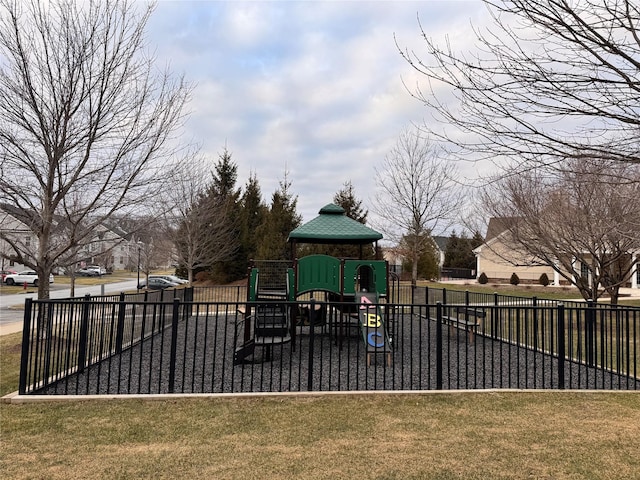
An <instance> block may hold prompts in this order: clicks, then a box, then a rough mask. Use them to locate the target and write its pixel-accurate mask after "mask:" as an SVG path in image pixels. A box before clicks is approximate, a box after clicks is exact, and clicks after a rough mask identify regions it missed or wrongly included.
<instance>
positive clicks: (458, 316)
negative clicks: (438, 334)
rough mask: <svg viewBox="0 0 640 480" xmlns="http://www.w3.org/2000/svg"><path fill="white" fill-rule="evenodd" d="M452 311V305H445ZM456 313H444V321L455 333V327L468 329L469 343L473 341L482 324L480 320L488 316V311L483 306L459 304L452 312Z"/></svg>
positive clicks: (450, 330)
mask: <svg viewBox="0 0 640 480" xmlns="http://www.w3.org/2000/svg"><path fill="white" fill-rule="evenodd" d="M445 308H446V309H447V310H449V311H450V312H451V309H452V307H445ZM454 312H455V315H443V316H442V321H443V322H444V323H446V324H447V325H449V332H450V333H453V329H454V328H459V329H464V330H466V331H467V336H468V338H469V343H473V341H474V334H475V333H476V330H477V328H478V327H479V326H480V320H483V319H484V318H486V316H487V312H485V310H484V309H483V308H477V307H470V306H458V307H455V310H453V312H452V313H454Z"/></svg>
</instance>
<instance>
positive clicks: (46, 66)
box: [0, 0, 190, 298]
mask: <svg viewBox="0 0 640 480" xmlns="http://www.w3.org/2000/svg"><path fill="white" fill-rule="evenodd" d="M139 9H141V10H142V11H140V10H139ZM152 10H153V7H152V6H146V5H143V4H135V5H133V4H131V3H130V2H128V1H127V0H113V1H104V2H103V1H98V0H90V1H88V2H76V1H74V0H55V1H51V2H39V1H38V0H31V1H29V2H28V3H26V4H23V2H18V1H13V0H0V15H1V17H0V159H1V161H2V164H1V167H0V170H1V174H2V175H1V176H0V178H1V179H0V201H2V202H5V203H8V204H11V205H12V206H13V207H14V209H16V210H17V211H18V212H19V216H20V217H21V219H26V220H28V222H27V223H26V225H28V226H29V228H30V229H31V231H32V232H33V234H34V236H35V237H36V239H37V245H34V246H32V247H31V248H30V249H26V248H24V247H25V246H24V245H19V244H17V243H15V244H14V245H13V247H14V251H15V254H16V255H17V256H18V257H20V258H22V259H23V260H24V263H25V264H26V265H28V266H30V267H32V268H34V269H35V270H36V271H37V272H38V274H39V276H40V278H41V279H43V278H47V277H48V276H49V273H50V272H51V271H52V269H53V267H54V266H55V265H57V264H58V262H60V261H61V260H62V259H63V258H71V257H73V255H69V253H70V252H71V253H72V252H73V251H74V250H75V249H77V247H78V245H82V244H83V243H84V242H87V241H90V239H91V236H92V234H93V233H92V232H93V231H94V230H95V227H96V226H98V225H100V224H102V223H103V222H104V221H105V220H107V219H108V218H110V217H112V216H113V215H116V214H118V213H119V212H129V213H132V212H135V213H136V214H138V213H140V211H141V209H142V207H143V205H145V204H148V203H149V201H152V200H153V199H154V193H156V192H157V191H158V189H159V187H160V186H161V185H162V182H163V180H164V178H165V177H164V172H166V171H167V169H171V166H170V165H169V164H168V162H170V161H171V158H172V153H173V152H172V148H171V147H170V145H171V144H172V141H171V140H172V138H171V135H172V133H173V132H174V131H175V130H176V128H178V127H179V126H180V125H181V122H182V120H183V113H182V112H183V107H184V105H185V102H186V101H187V99H188V97H189V93H190V87H189V86H188V85H186V84H185V83H184V81H183V79H182V78H174V77H172V76H171V75H170V73H169V72H166V71H165V72H161V71H158V70H157V69H156V67H155V66H154V61H153V58H152V57H150V56H148V55H147V54H146V52H145V48H146V46H145V38H144V30H145V25H146V23H147V21H148V19H149V16H150V15H151V13H152ZM58 228H59V229H62V230H61V231H57V230H56V229H58ZM38 296H39V298H47V297H48V296H49V284H48V282H46V281H40V282H39V285H38Z"/></svg>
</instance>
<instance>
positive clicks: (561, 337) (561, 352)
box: [557, 302, 565, 390]
mask: <svg viewBox="0 0 640 480" xmlns="http://www.w3.org/2000/svg"><path fill="white" fill-rule="evenodd" d="M564 314H565V313H564V303H562V302H561V303H558V331H557V337H558V338H557V341H558V388H559V389H561V390H564V366H565V365H564V364H565V348H564V345H565V331H564Z"/></svg>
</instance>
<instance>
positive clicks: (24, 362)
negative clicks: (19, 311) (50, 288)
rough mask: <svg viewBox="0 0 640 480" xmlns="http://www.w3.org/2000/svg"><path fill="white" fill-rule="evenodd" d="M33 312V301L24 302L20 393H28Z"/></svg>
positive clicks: (28, 299)
mask: <svg viewBox="0 0 640 480" xmlns="http://www.w3.org/2000/svg"><path fill="white" fill-rule="evenodd" d="M32 310H33V299H31V298H27V299H26V300H25V302H24V317H23V321H22V350H21V354H20V380H19V382H18V393H19V394H20V395H25V394H26V393H27V367H28V365H29V337H30V334H31V312H32Z"/></svg>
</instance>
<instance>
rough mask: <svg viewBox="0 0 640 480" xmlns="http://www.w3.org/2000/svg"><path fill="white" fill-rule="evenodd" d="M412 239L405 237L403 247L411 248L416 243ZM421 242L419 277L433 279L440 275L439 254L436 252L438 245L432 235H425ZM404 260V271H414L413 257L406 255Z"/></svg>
mask: <svg viewBox="0 0 640 480" xmlns="http://www.w3.org/2000/svg"><path fill="white" fill-rule="evenodd" d="M415 243H416V242H414V241H413V240H411V239H407V238H406V237H403V240H402V242H401V248H406V249H410V248H411V245H413V244H415ZM418 243H419V244H420V251H421V252H422V253H421V254H420V257H418V268H417V278H423V279H427V280H429V279H432V278H437V277H438V256H437V254H436V245H435V242H434V241H433V239H432V238H431V236H428V235H426V236H424V237H423V238H422V240H421V241H419V242H418ZM404 258H405V259H404V261H403V262H402V270H403V271H404V272H410V271H412V264H411V257H410V256H408V255H407V256H405V257H404Z"/></svg>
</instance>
